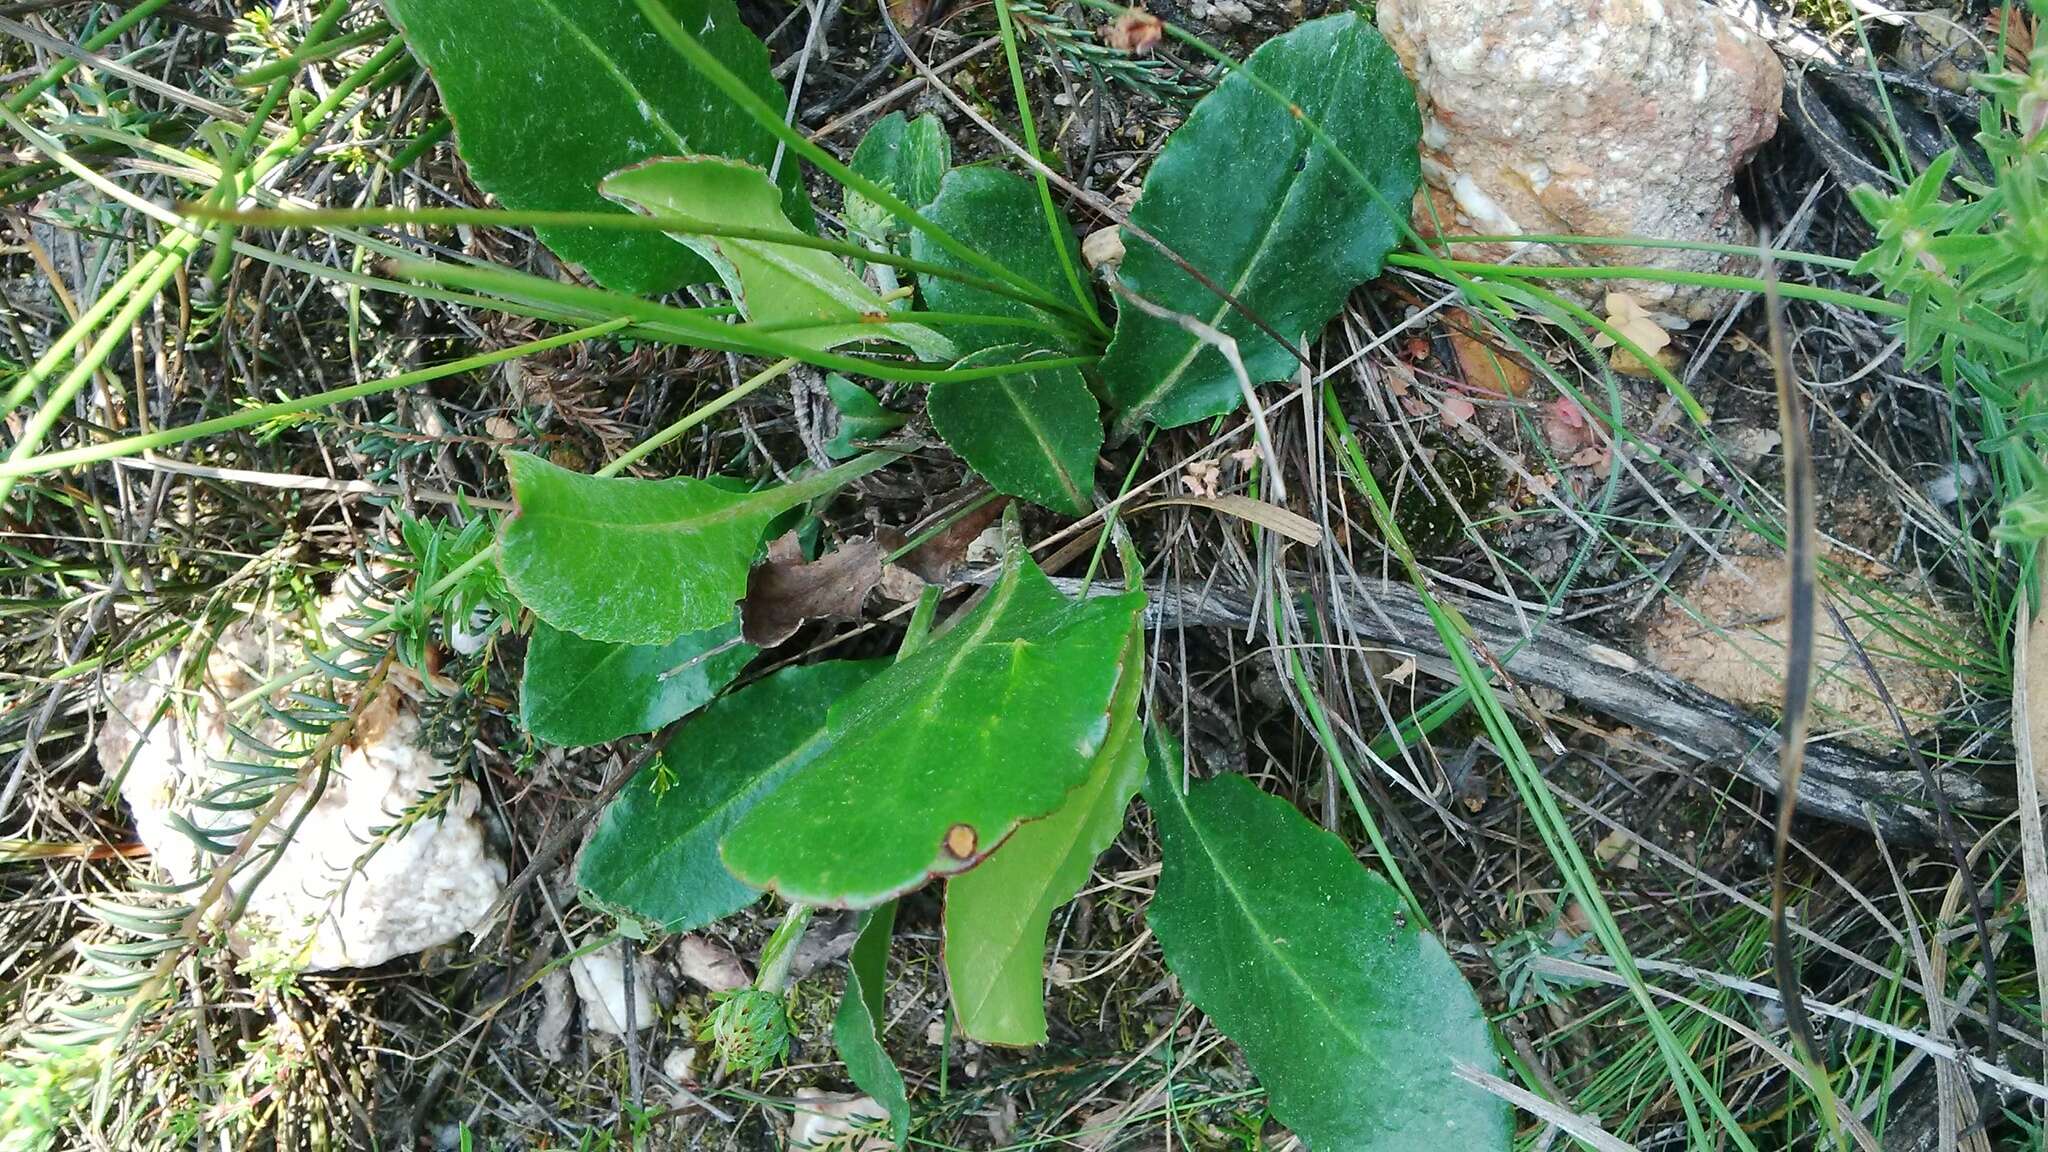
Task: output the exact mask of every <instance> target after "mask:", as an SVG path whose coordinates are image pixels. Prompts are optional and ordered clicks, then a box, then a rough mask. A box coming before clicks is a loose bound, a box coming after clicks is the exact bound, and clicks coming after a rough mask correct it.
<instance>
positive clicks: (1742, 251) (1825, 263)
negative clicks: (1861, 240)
mask: <svg viewBox="0 0 2048 1152" xmlns="http://www.w3.org/2000/svg"><path fill="white" fill-rule="evenodd" d="M1421 239H1422V241H1423V243H1425V244H1430V245H1450V244H1544V245H1551V244H1556V245H1566V246H1570V247H1574V248H1655V249H1661V250H1667V251H1673V252H1718V253H1720V254H1721V255H1723V256H1755V255H1756V254H1757V250H1756V245H1754V244H1722V243H1718V242H1716V241H1712V240H1655V239H1652V238H1650V237H1648V236H1567V235H1562V234H1557V233H1542V232H1530V233H1518V234H1516V235H1513V236H1485V235H1478V236H1460V235H1452V234H1449V233H1442V232H1434V233H1424V234H1423V235H1422V237H1421ZM1771 258H1772V259H1773V260H1776V261H1779V262H1780V263H1792V264H1811V265H1813V266H1815V267H1817V268H1832V269H1834V270H1835V271H1837V272H1847V271H1849V270H1850V269H1853V268H1854V267H1856V262H1855V261H1854V260H1845V259H1843V258H1842V257H1840V256H1822V255H1819V254H1817V253H1813V252H1795V251H1790V250H1784V249H1780V250H1775V251H1773V252H1772V253H1771ZM1641 278H1642V277H1640V276H1631V277H1630V279H1634V280H1639V279H1641ZM1756 287H1757V290H1758V291H1761V290H1762V289H1763V281H1761V280H1759V281H1757V282H1756Z"/></svg>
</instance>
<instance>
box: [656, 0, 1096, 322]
mask: <svg viewBox="0 0 2048 1152" xmlns="http://www.w3.org/2000/svg"><path fill="white" fill-rule="evenodd" d="M633 3H634V4H635V6H637V7H638V8H639V9H640V12H641V14H642V15H643V16H645V17H646V18H647V21H648V22H649V23H650V24H653V25H654V28H655V31H657V32H659V33H661V36H662V38H663V39H665V40H667V41H668V42H669V44H670V45H671V46H673V47H674V48H675V50H676V52H677V53H678V54H679V55H681V56H682V57H683V59H684V60H685V61H686V62H688V63H689V65H690V66H691V67H692V68H695V69H697V70H698V71H700V72H702V73H703V74H704V76H705V78H706V79H708V80H710V81H711V82H712V83H713V84H716V85H717V86H718V88H719V90H720V91H722V92H724V93H725V95H726V97H727V98H728V99H730V100H731V101H732V102H733V103H735V104H737V105H739V106H740V108H741V110H743V111H745V112H746V113H747V114H748V115H749V116H752V117H753V118H754V120H755V122H756V123H758V124H760V125H761V127H762V128H764V129H766V130H768V131H769V132H770V133H772V134H774V135H775V137H776V138H777V139H779V140H781V141H782V142H783V143H784V144H786V145H788V146H789V148H790V150H791V151H793V152H795V153H796V154H797V155H799V156H801V157H803V158H804V159H806V160H808V161H810V162H811V163H812V164H815V165H817V167H818V168H819V169H820V170H822V171H823V172H824V173H825V174H826V175H828V176H830V177H832V179H834V180H837V181H838V182H839V183H840V184H841V185H843V186H845V187H847V188H851V189H853V190H854V191H855V192H858V193H860V194H861V195H863V196H865V197H867V198H868V199H870V200H872V201H874V202H875V203H876V204H879V205H881V206H882V207H883V208H884V209H885V210H887V211H888V212H889V213H890V214H891V215H893V216H895V217H896V218H897V219H899V220H902V221H903V222H904V223H906V224H908V225H910V226H911V227H913V228H915V229H917V230H918V231H920V232H922V233H924V234H925V235H927V236H929V237H931V238H932V241H933V242H934V243H936V244H937V245H938V246H939V247H941V248H944V249H945V250H946V251H947V252H950V253H952V254H953V255H954V256H956V257H958V258H960V259H961V260H964V261H966V262H967V263H969V264H971V265H973V266H974V267H976V268H979V269H981V270H982V271H983V272H986V273H988V274H989V275H990V276H993V277H995V278H996V279H998V280H1003V281H1007V282H1008V283H1010V284H1011V285H1012V286H1014V287H1016V288H1019V289H1021V290H1023V291H1024V292H1026V293H1028V294H1029V295H1030V297H1031V298H1032V302H1033V303H1034V304H1035V305H1037V306H1039V307H1042V308H1048V309H1050V310H1052V311H1056V312H1057V311H1064V310H1065V309H1066V304H1065V302H1064V301H1061V300H1057V299H1055V298H1053V297H1051V296H1048V295H1047V294H1046V293H1045V292H1044V291H1042V290H1041V289H1040V288H1039V287H1038V286H1037V285H1036V284H1033V283H1032V282H1031V281H1030V280H1029V279H1027V278H1025V277H1024V276H1023V275H1021V274H1020V273H1017V272H1014V271H1012V270H1010V269H1009V268H1007V267H1005V266H1004V265H1003V264H1002V263H1000V262H999V261H996V260H993V259H990V258H989V257H988V256H987V255H984V254H983V253H981V252H978V251H976V250H975V249H973V248H970V247H968V246H967V245H966V244H963V243H961V242H960V240H959V239H957V238H956V237H954V236H953V234H952V233H950V232H947V231H946V230H945V229H943V228H941V227H939V226H938V225H936V224H934V223H932V222H931V221H930V220H929V219H927V218H926V217H925V216H924V214H923V213H921V212H919V211H918V210H917V209H915V208H912V207H911V206H910V205H908V204H906V203H904V202H903V201H902V199H901V198H899V197H898V196H897V195H896V194H895V193H893V192H891V191H889V190H888V189H887V188H884V187H882V186H881V185H879V184H877V183H875V182H874V181H872V180H870V179H868V178H867V177H865V176H862V175H861V174H860V173H858V172H855V171H854V170H853V169H851V168H848V167H847V166H846V165H844V164H841V163H840V162H839V161H838V160H836V159H834V158H833V156H832V154H831V153H829V152H827V151H825V150H824V149H823V148H820V147H819V146H818V145H816V144H814V143H812V142H811V139H810V137H808V136H805V135H804V134H803V133H801V132H799V131H797V130H796V129H794V128H792V127H790V126H789V124H788V123H786V122H785V121H784V120H783V118H782V113H780V112H777V111H776V110H775V109H773V108H770V107H769V106H768V104H767V102H766V101H764V100H762V99H761V97H760V96H758V95H756V94H755V92H754V90H753V89H751V88H749V87H747V85H746V82H745V81H743V80H741V79H740V78H739V77H738V76H735V75H733V73H732V70H731V69H729V68H727V67H726V66H725V65H724V64H723V63H722V62H720V61H719V59H718V57H716V56H714V55H713V54H712V53H711V52H710V50H709V49H707V48H705V47H704V45H703V44H701V43H699V42H698V40H697V38H696V37H695V36H693V35H691V33H690V32H689V31H688V30H687V29H685V28H684V27H683V26H682V25H681V24H679V23H677V21H676V18H675V17H674V16H673V15H671V14H670V13H669V11H668V9H667V8H665V7H663V6H662V4H661V3H660V0H633ZM1098 323H1099V322H1098ZM1105 334H1107V332H1106V330H1105Z"/></svg>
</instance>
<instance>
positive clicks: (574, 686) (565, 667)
mask: <svg viewBox="0 0 2048 1152" xmlns="http://www.w3.org/2000/svg"><path fill="white" fill-rule="evenodd" d="M739 635H740V629H739V623H738V622H737V621H732V622H728V623H726V624H721V625H719V626H718V627H716V628H707V629H705V630H704V631H702V632H686V633H684V634H683V635H681V636H678V637H676V638H675V639H674V640H672V641H670V642H669V643H667V644H607V643H605V642H603V641H601V640H585V639H584V638H583V637H581V636H578V635H576V634H575V633H573V632H564V631H562V630H561V629H559V628H554V627H551V626H550V625H549V624H548V623H547V622H546V621H544V620H543V621H541V622H539V623H537V624H535V625H534V628H533V639H532V640H531V641H530V642H529V643H528V644H527V646H526V672H525V674H524V675H523V676H522V677H521V678H520V681H519V719H520V723H521V724H523V725H524V726H525V728H526V730H527V731H528V732H530V733H532V734H533V735H534V737H535V738H537V739H540V740H545V741H547V742H548V743H550V744H560V745H563V746H564V747H570V748H574V747H579V746H582V745H585V744H602V743H604V742H605V741H607V740H617V739H618V738H619V737H621V736H636V735H639V734H641V733H644V732H652V731H654V730H655V729H657V728H659V727H661V726H662V725H664V724H666V723H668V722H669V721H671V720H674V719H676V718H677V717H680V716H687V715H689V714H690V713H691V712H694V711H696V710H697V709H699V708H702V707H703V706H704V705H705V704H706V703H707V702H709V701H710V699H711V698H712V697H713V696H716V695H718V692H719V690H720V689H722V688H724V687H725V686H726V685H727V684H730V683H732V682H733V680H734V678H736V677H737V676H739V674H740V672H741V670H742V669H744V668H746V666H747V662H748V661H750V660H752V659H753V658H754V655H755V654H756V653H757V652H759V651H760V649H758V648H755V647H754V646H753V645H751V644H742V643H739V642H738V641H739Z"/></svg>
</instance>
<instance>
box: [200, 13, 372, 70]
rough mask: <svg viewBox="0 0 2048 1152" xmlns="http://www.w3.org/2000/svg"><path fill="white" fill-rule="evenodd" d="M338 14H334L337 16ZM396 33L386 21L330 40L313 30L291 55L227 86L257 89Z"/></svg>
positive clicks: (322, 32)
mask: <svg viewBox="0 0 2048 1152" xmlns="http://www.w3.org/2000/svg"><path fill="white" fill-rule="evenodd" d="M336 7H337V8H338V9H340V11H341V12H346V11H347V5H345V4H344V5H337V6H336ZM339 14H340V13H339V12H337V15H339ZM395 31H397V29H395V28H393V27H392V26H391V25H390V24H389V23H388V22H386V21H383V20H379V21H377V22H376V23H374V24H370V25H367V26H365V27H362V28H358V29H356V30H355V31H353V32H348V33H344V34H342V35H340V36H336V37H335V38H334V39H332V40H325V39H322V38H321V37H322V36H323V35H324V30H322V29H319V28H317V27H316V28H315V29H314V30H313V31H312V32H311V33H309V34H308V35H307V37H306V41H305V43H303V44H301V45H300V46H299V49H298V51H296V52H293V53H292V54H291V55H289V56H287V57H285V58H284V59H282V60H273V61H271V62H270V63H268V64H261V65H258V66H256V67H254V68H251V69H249V70H248V71H247V72H243V73H241V74H240V75H238V76H236V77H235V78H234V79H233V80H231V81H229V83H231V84H233V85H235V86H236V87H238V88H260V87H262V86H263V85H265V84H269V83H272V82H274V81H277V80H282V79H285V78H287V77H289V76H290V75H291V74H292V73H294V72H297V71H298V70H299V69H301V68H303V67H305V66H306V65H308V64H315V63H318V62H319V61H322V60H329V59H332V58H334V57H336V56H339V55H341V54H342V53H343V52H346V51H348V50H349V49H351V48H360V47H362V46H363V45H365V44H371V43H375V42H376V41H378V40H381V39H383V38H384V37H386V36H389V35H391V34H392V33H393V32H395Z"/></svg>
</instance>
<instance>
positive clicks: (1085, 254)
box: [1081, 224, 1124, 268]
mask: <svg viewBox="0 0 2048 1152" xmlns="http://www.w3.org/2000/svg"><path fill="white" fill-rule="evenodd" d="M1081 259H1083V260H1086V261H1087V262H1088V266H1089V267H1090V268H1101V267H1103V266H1104V265H1108V266H1109V267H1111V268H1114V267H1116V266H1117V265H1119V264H1121V263H1123V260H1124V237H1123V229H1121V228H1119V227H1117V226H1116V225H1114V224H1111V225H1109V226H1108V227H1106V228H1097V229H1096V230H1095V231H1093V232H1090V233H1089V234H1088V235H1087V237H1086V238H1085V239H1083V240H1082V241H1081Z"/></svg>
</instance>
